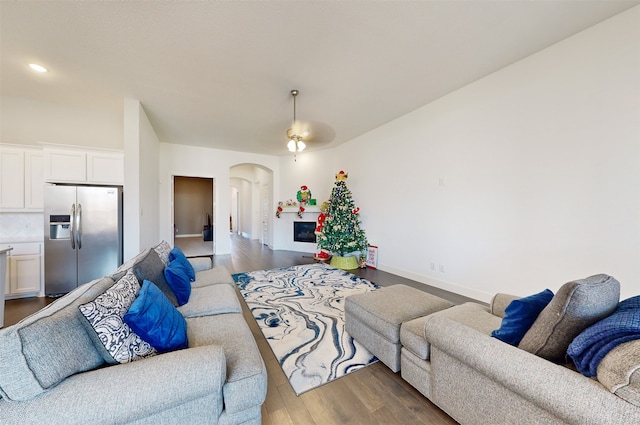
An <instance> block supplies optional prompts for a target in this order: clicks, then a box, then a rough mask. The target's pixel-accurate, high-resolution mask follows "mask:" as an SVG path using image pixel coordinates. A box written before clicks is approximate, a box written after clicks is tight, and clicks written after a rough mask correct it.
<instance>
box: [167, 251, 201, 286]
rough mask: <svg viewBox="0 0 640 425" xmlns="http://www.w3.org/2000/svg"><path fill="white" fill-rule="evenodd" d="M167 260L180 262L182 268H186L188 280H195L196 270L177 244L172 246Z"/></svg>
mask: <svg viewBox="0 0 640 425" xmlns="http://www.w3.org/2000/svg"><path fill="white" fill-rule="evenodd" d="M169 261H170V262H172V261H178V262H180V263H181V264H182V265H183V266H184V268H185V269H186V270H187V275H188V276H189V281H191V282H195V280H196V272H195V270H194V269H193V266H192V265H191V263H190V262H189V260H187V257H186V256H185V255H184V253H183V252H182V250H181V249H180V248H178V247H177V246H176V247H174V248H173V249H172V250H171V252H170V253H169Z"/></svg>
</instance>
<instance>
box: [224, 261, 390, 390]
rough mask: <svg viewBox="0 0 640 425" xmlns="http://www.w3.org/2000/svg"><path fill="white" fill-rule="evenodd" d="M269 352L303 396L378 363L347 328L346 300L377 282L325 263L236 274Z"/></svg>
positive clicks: (237, 281)
mask: <svg viewBox="0 0 640 425" xmlns="http://www.w3.org/2000/svg"><path fill="white" fill-rule="evenodd" d="M233 279H234V280H235V281H236V283H237V285H238V287H239V288H240V292H241V293H242V296H243V297H244V299H245V301H246V303H247V305H248V306H249V309H250V310H251V313H252V314H253V317H254V318H255V319H256V321H257V322H258V326H260V329H261V330H262V333H263V334H264V336H265V338H266V339H267V342H268V343H269V345H270V346H271V350H272V351H273V353H274V354H275V356H276V358H277V359H278V362H279V363H280V366H281V367H282V370H283V371H284V373H285V375H286V376H287V378H288V379H289V382H290V383H291V386H292V387H293V390H294V391H295V392H296V394H298V395H300V394H302V393H303V392H305V391H309V390H311V389H313V388H316V387H318V386H320V385H323V384H326V383H327V382H331V381H333V380H334V379H337V378H340V377H342V376H344V375H346V374H348V373H350V372H353V371H355V370H358V369H360V368H362V367H364V366H368V365H370V364H372V363H375V362H376V361H377V360H378V359H376V358H375V357H374V356H373V355H372V354H371V353H370V352H369V351H368V350H367V349H366V348H364V347H363V346H362V345H360V343H358V342H357V341H355V340H354V339H353V338H351V336H349V334H347V333H346V332H345V330H344V299H345V297H347V296H349V295H353V294H361V293H363V292H369V291H372V290H374V289H376V288H378V286H377V285H376V284H374V283H372V282H369V281H367V280H365V279H362V278H360V277H358V276H356V275H353V274H351V273H348V272H345V271H344V270H339V269H335V268H333V267H329V266H327V265H324V264H310V265H302V266H293V267H285V268H281V269H274V270H261V271H256V272H249V273H238V274H235V275H233Z"/></svg>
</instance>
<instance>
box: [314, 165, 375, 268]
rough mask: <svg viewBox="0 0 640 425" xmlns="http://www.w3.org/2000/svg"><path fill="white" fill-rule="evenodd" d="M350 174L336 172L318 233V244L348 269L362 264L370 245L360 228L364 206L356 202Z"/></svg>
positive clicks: (337, 262)
mask: <svg viewBox="0 0 640 425" xmlns="http://www.w3.org/2000/svg"><path fill="white" fill-rule="evenodd" d="M348 178H349V174H347V173H345V172H344V171H340V172H339V173H338V174H336V181H335V186H334V188H333V190H332V191H331V198H330V199H329V201H328V208H327V212H326V215H325V217H324V218H323V220H322V225H320V223H319V227H320V232H319V235H318V248H319V249H320V250H321V251H327V252H330V253H331V254H332V255H333V257H332V258H331V263H330V264H331V265H332V266H333V267H337V268H341V269H345V270H351V269H356V268H358V267H359V263H360V262H359V259H360V257H363V256H365V254H366V251H367V247H368V242H367V236H366V235H365V232H364V230H362V228H360V208H359V207H356V206H355V204H354V202H353V198H352V197H351V191H350V190H349V188H348V187H347V179H348ZM316 229H317V228H316Z"/></svg>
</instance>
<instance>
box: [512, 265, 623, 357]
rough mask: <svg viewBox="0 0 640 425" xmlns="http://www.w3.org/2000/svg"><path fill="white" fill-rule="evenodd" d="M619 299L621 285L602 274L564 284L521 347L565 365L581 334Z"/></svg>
mask: <svg viewBox="0 0 640 425" xmlns="http://www.w3.org/2000/svg"><path fill="white" fill-rule="evenodd" d="M619 299H620V283H619V282H618V281H617V280H616V279H614V278H613V277H611V276H608V275H605V274H599V275H595V276H591V277H588V278H586V279H580V280H575V281H572V282H568V283H565V284H564V285H562V287H561V288H560V289H559V290H558V292H557V293H556V295H555V296H554V297H553V299H552V300H551V302H550V303H549V305H547V306H546V307H545V308H544V310H542V312H541V313H540V315H539V316H538V318H537V319H536V321H535V322H534V323H533V325H532V326H531V328H530V329H529V331H527V333H526V334H525V335H524V337H523V338H522V341H521V342H520V344H519V345H518V347H519V348H521V349H523V350H525V351H528V352H530V353H533V354H536V355H538V356H540V357H542V358H545V359H547V360H550V361H553V362H556V363H564V362H566V352H567V347H568V346H569V344H570V343H571V341H572V340H573V339H574V338H575V337H576V336H578V334H579V333H580V332H582V331H583V330H584V329H586V328H588V327H589V326H591V325H593V324H594V323H595V322H597V321H598V320H600V319H602V318H604V317H606V316H608V315H609V314H611V313H612V312H613V311H614V310H615V308H616V306H617V305H618V301H619Z"/></svg>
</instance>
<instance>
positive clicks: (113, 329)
mask: <svg viewBox="0 0 640 425" xmlns="http://www.w3.org/2000/svg"><path fill="white" fill-rule="evenodd" d="M138 292H140V284H139V283H138V280H137V279H136V277H135V275H134V274H133V272H132V271H131V270H129V271H128V272H127V274H125V275H124V276H123V277H122V278H121V279H120V280H118V281H117V282H116V283H115V284H114V285H113V286H111V287H110V288H109V289H107V290H106V291H105V292H103V293H102V294H100V295H98V296H97V297H96V299H95V300H93V301H90V302H88V303H86V304H82V305H80V306H78V309H79V310H80V313H81V314H82V316H83V317H84V318H85V319H86V321H87V331H88V333H89V335H90V336H91V338H92V340H93V343H94V345H95V346H96V348H97V349H98V351H99V352H100V354H101V355H102V356H103V358H104V360H105V361H106V362H107V363H110V364H117V363H128V362H132V361H135V360H139V359H141V358H144V357H149V356H153V355H155V354H157V351H156V350H155V349H154V348H153V347H152V346H151V345H149V343H147V342H145V341H144V340H143V339H142V338H140V337H139V336H138V335H136V334H135V333H134V332H133V331H132V330H131V328H130V327H129V325H127V324H126V323H125V322H124V320H123V317H124V315H125V314H126V313H127V311H128V310H129V307H131V304H133V302H134V301H135V299H136V297H137V295H138Z"/></svg>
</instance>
